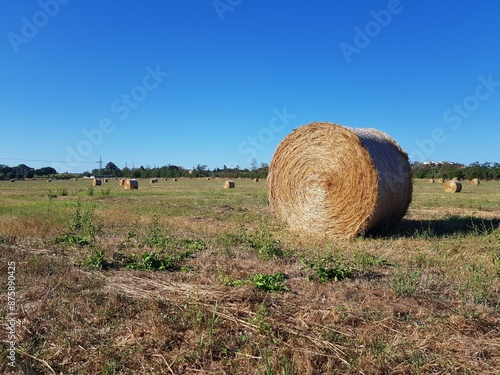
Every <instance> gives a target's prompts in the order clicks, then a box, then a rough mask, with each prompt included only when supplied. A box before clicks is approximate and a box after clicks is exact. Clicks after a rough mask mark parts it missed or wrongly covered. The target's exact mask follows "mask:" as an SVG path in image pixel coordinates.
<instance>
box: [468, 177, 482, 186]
mask: <svg viewBox="0 0 500 375" xmlns="http://www.w3.org/2000/svg"><path fill="white" fill-rule="evenodd" d="M470 183H471V184H472V185H479V184H480V183H481V180H479V178H473V179H472V180H470Z"/></svg>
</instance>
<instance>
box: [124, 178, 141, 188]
mask: <svg viewBox="0 0 500 375" xmlns="http://www.w3.org/2000/svg"><path fill="white" fill-rule="evenodd" d="M123 188H124V189H126V190H135V189H139V181H137V180H136V179H135V178H127V179H126V180H125V181H124V182H123Z"/></svg>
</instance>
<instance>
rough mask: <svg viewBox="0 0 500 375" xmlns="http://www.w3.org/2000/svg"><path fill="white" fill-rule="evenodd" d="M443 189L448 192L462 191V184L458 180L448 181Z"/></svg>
mask: <svg viewBox="0 0 500 375" xmlns="http://www.w3.org/2000/svg"><path fill="white" fill-rule="evenodd" d="M443 190H444V191H445V192H447V193H460V192H461V191H462V184H461V183H460V182H459V181H457V180H451V181H446V182H445V184H444V185H443Z"/></svg>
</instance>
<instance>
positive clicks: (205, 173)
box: [0, 161, 500, 180]
mask: <svg viewBox="0 0 500 375" xmlns="http://www.w3.org/2000/svg"><path fill="white" fill-rule="evenodd" d="M411 169H412V176H413V178H424V179H425V178H427V179H430V178H444V179H451V178H453V177H457V178H459V179H469V180H470V179H473V178H479V179H483V180H498V179H500V164H499V163H491V162H486V163H479V162H475V163H472V164H469V165H468V166H465V165H463V164H458V163H452V162H445V163H420V162H413V163H412V164H411ZM268 172H269V165H268V164H266V163H261V164H260V166H257V163H256V162H255V161H253V162H252V166H251V168H243V169H242V168H240V167H238V166H236V167H234V168H229V167H227V166H225V165H224V166H223V167H222V168H214V169H209V168H208V167H207V166H206V165H202V164H198V165H197V166H196V167H193V168H191V169H186V168H183V167H180V166H176V165H171V164H168V165H164V166H162V167H149V166H146V167H144V166H140V167H139V168H133V169H132V168H127V167H125V168H123V169H120V168H118V166H117V165H116V164H115V163H113V162H109V163H107V164H106V166H105V168H103V169H102V170H99V169H93V170H92V171H86V172H83V173H58V172H57V171H56V170H55V169H54V168H52V167H43V168H39V169H35V168H31V167H29V166H27V165H26V164H19V165H18V166H15V167H9V166H7V165H3V164H0V180H10V179H31V178H42V177H43V178H45V177H50V178H56V179H57V178H60V179H69V178H78V177H91V176H107V177H120V178H154V177H158V178H179V177H187V178H198V177H221V178H237V177H241V178H266V177H267V174H268Z"/></svg>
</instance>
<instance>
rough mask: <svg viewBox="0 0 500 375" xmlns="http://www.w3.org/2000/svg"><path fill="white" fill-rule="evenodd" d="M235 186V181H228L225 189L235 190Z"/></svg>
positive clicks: (225, 183)
mask: <svg viewBox="0 0 500 375" xmlns="http://www.w3.org/2000/svg"><path fill="white" fill-rule="evenodd" d="M235 186H236V185H235V184H234V181H231V180H226V181H225V182H224V189H234V187H235Z"/></svg>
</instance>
